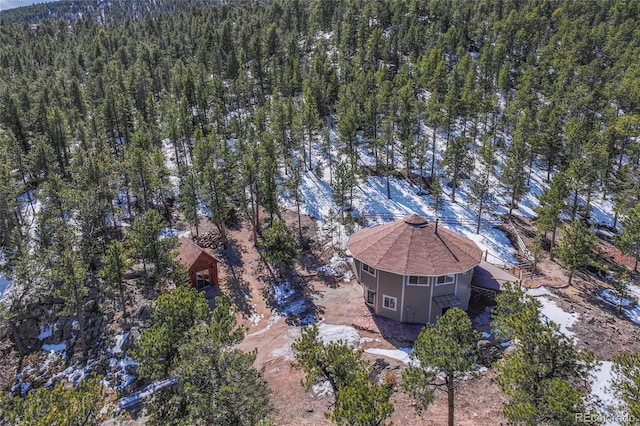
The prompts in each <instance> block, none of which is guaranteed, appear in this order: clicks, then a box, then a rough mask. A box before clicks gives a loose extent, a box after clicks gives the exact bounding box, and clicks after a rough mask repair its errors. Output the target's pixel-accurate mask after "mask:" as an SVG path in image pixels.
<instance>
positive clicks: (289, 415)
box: [221, 213, 506, 426]
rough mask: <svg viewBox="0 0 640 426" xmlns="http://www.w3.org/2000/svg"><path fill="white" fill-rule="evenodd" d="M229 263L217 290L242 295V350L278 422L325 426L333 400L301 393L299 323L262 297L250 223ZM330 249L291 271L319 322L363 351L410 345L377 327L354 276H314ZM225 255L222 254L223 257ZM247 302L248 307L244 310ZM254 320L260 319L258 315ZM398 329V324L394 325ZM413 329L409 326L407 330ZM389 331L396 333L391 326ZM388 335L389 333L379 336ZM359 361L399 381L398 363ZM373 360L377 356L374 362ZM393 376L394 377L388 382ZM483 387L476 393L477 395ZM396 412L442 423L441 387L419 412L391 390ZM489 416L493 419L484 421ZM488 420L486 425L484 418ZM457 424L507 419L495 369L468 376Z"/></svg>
mask: <svg viewBox="0 0 640 426" xmlns="http://www.w3.org/2000/svg"><path fill="white" fill-rule="evenodd" d="M285 219H286V220H287V222H289V226H290V227H291V229H296V227H297V223H296V220H297V217H296V216H295V215H293V214H290V213H287V214H285ZM303 227H304V228H306V233H307V235H308V236H310V237H312V238H316V235H315V222H314V221H313V219H311V218H308V217H307V218H305V219H304V223H303ZM229 239H230V241H231V246H233V247H234V250H233V252H234V253H235V254H236V255H237V258H236V259H235V261H233V262H231V263H227V266H226V267H225V268H224V271H223V273H222V274H221V282H222V283H223V284H222V285H221V290H222V291H223V292H225V293H227V294H230V295H231V296H232V297H233V298H234V300H237V299H238V298H239V297H242V299H243V300H241V301H240V303H236V305H237V306H239V318H240V323H241V324H242V325H244V326H245V327H247V336H246V338H245V340H244V341H243V342H242V343H241V344H240V348H241V349H243V350H253V349H257V351H258V352H257V358H256V362H255V366H256V367H257V368H258V369H259V370H260V371H261V372H262V374H263V375H264V378H265V379H266V380H267V382H268V383H269V386H270V388H271V389H272V391H273V396H274V398H273V400H274V401H275V405H276V409H277V416H276V424H277V425H323V424H326V425H330V424H332V423H331V422H330V421H329V420H327V419H326V418H325V416H324V413H325V412H327V411H329V410H330V409H331V403H332V401H333V397H332V396H331V395H326V394H324V392H321V391H320V392H318V391H316V392H314V391H313V390H311V391H305V390H304V388H303V387H302V385H301V383H300V382H301V380H302V378H303V373H302V371H300V370H297V369H295V368H293V367H292V365H291V363H292V361H293V351H292V349H291V344H292V343H293V342H294V341H295V339H296V338H297V337H298V336H299V335H300V327H298V326H297V325H296V324H292V323H291V321H288V318H286V317H283V316H279V315H278V314H275V315H274V314H273V312H272V309H271V307H270V304H269V303H268V298H265V297H264V295H265V294H267V292H268V286H269V285H270V284H269V280H268V279H267V278H268V276H266V274H268V272H267V271H266V270H265V267H264V264H263V262H262V261H261V260H260V255H259V253H258V251H257V250H256V249H255V247H254V244H253V241H252V232H251V229H250V225H248V224H246V223H243V224H242V225H241V226H239V227H238V228H237V229H233V230H230V231H229ZM329 257H330V253H328V252H326V251H324V252H323V251H320V250H314V251H313V252H311V253H305V254H304V255H303V256H302V262H301V264H300V265H299V266H298V268H297V271H296V272H297V275H298V276H300V277H304V285H305V287H306V294H307V297H310V299H311V302H312V303H313V305H314V307H315V313H316V319H317V320H320V321H322V323H323V324H332V325H346V326H354V328H355V327H357V329H358V334H359V335H360V345H359V347H360V348H361V349H364V350H366V349H367V348H372V347H375V348H377V349H389V350H394V349H398V348H399V347H402V346H403V345H404V346H409V345H410V343H409V342H407V341H406V340H402V339H394V338H392V337H391V336H390V333H387V332H385V327H386V326H387V324H376V322H374V321H372V316H371V313H370V312H369V310H368V308H366V306H365V304H364V303H363V300H362V290H361V287H360V286H359V285H358V283H357V281H356V280H355V278H353V279H351V280H350V281H348V282H345V281H343V280H341V279H336V278H335V277H323V276H318V275H316V274H315V270H316V268H317V267H318V266H321V265H324V264H326V263H327V262H328V260H329V259H328V258H329ZM227 260H228V259H227ZM249 307H250V309H248V308H249ZM258 318H259V320H257V319H258ZM398 328H402V327H398ZM414 330H415V326H413V327H412V326H409V327H408V329H407V330H399V331H400V332H402V331H406V332H407V334H408V335H411V333H412V332H413V331H414ZM395 331H398V330H397V329H396V330H395ZM383 335H384V336H387V337H383ZM364 358H365V359H368V360H370V361H371V362H375V363H376V365H381V366H384V370H383V371H382V372H381V373H380V374H381V376H383V377H389V376H388V375H389V374H392V375H393V376H394V377H395V380H396V381H397V383H399V382H400V375H401V371H402V368H403V367H404V365H405V364H404V363H403V362H401V361H398V360H396V359H393V358H388V357H381V356H380V355H374V354H370V353H366V352H365V353H364ZM377 360H378V361H377ZM392 380H393V379H392ZM478 389H482V390H483V391H482V392H480V393H479V392H477V390H478ZM392 399H393V401H394V405H395V412H394V413H393V415H392V416H391V418H390V420H391V421H393V423H394V424H401V425H441V424H445V423H446V421H447V400H446V394H445V393H444V392H440V393H439V394H438V395H437V399H436V401H435V402H434V403H433V404H432V405H431V406H430V407H429V409H428V410H427V411H426V412H423V413H422V416H419V415H417V414H416V412H415V410H414V407H413V405H412V401H411V400H410V399H409V398H408V397H407V396H406V395H404V394H402V393H400V392H396V393H395V394H394V395H393V398H392ZM489 419H491V420H489ZM487 422H489V423H487ZM456 424H457V425H469V426H471V425H478V424H492V425H499V424H506V421H505V419H504V417H503V416H502V396H501V393H500V390H499V388H498V386H497V384H496V383H495V379H494V374H493V373H492V372H491V371H485V372H483V373H481V374H479V375H478V376H477V377H474V378H471V379H469V380H467V381H466V382H465V383H464V384H463V385H462V387H461V388H460V390H459V393H458V394H457V396H456Z"/></svg>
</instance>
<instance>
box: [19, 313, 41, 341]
mask: <svg viewBox="0 0 640 426" xmlns="http://www.w3.org/2000/svg"><path fill="white" fill-rule="evenodd" d="M18 333H19V334H20V337H21V338H22V339H23V340H35V339H37V338H38V335H39V334H40V327H39V326H38V322H37V321H36V320H35V319H34V318H27V319H25V320H23V321H21V322H20V324H19V325H18Z"/></svg>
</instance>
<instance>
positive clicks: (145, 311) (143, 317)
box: [136, 305, 151, 321]
mask: <svg viewBox="0 0 640 426" xmlns="http://www.w3.org/2000/svg"><path fill="white" fill-rule="evenodd" d="M136 318H138V319H139V320H140V321H147V320H148V319H149V318H151V311H150V310H149V306H147V305H144V306H140V308H139V309H138V312H136Z"/></svg>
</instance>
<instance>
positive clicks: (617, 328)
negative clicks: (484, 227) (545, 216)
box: [516, 218, 640, 361]
mask: <svg viewBox="0 0 640 426" xmlns="http://www.w3.org/2000/svg"><path fill="white" fill-rule="evenodd" d="M516 223H517V227H518V228H519V231H520V235H521V236H522V237H523V239H524V240H525V243H527V241H528V240H529V239H530V236H532V235H533V232H534V231H535V225H534V224H533V223H532V222H531V221H530V220H527V219H524V218H518V220H517V222H516ZM560 238H561V232H558V235H557V237H556V239H557V240H559V239H560ZM599 244H600V247H599V250H600V253H599V255H598V259H597V262H598V263H599V264H600V265H602V266H603V267H605V268H607V269H610V270H623V269H626V270H627V271H628V272H629V273H630V277H631V279H632V281H633V282H634V283H636V284H637V283H638V282H639V279H640V275H639V274H637V273H634V272H633V267H634V260H633V258H631V257H628V256H624V255H622V254H621V253H620V251H619V250H618V249H617V248H616V247H615V246H614V245H613V244H611V243H610V242H608V241H606V240H603V239H600V240H599ZM538 269H539V272H538V274H536V275H535V276H534V277H533V278H527V279H525V280H524V285H525V286H526V287H532V288H534V287H540V286H545V287H547V288H548V289H549V290H550V291H551V293H553V294H554V295H555V296H557V298H558V306H559V307H560V308H562V309H563V310H565V311H566V312H577V313H579V314H580V316H579V319H578V322H576V324H575V325H574V326H573V328H572V329H571V331H573V332H575V334H576V339H577V345H578V347H579V348H584V349H589V350H591V351H593V352H594V354H595V355H596V357H597V358H598V359H599V360H602V361H610V360H611V359H612V358H613V357H614V356H615V355H616V354H618V353H620V352H624V351H640V328H639V327H638V325H636V324H634V323H633V322H632V321H630V320H629V319H628V318H627V317H626V316H624V315H623V314H622V313H620V312H618V310H617V309H616V308H615V307H613V306H611V305H609V304H607V303H605V302H604V301H603V300H602V299H600V298H599V297H598V295H599V294H600V293H601V292H602V290H603V289H605V288H612V286H611V284H610V283H608V282H606V281H605V280H603V279H601V278H600V277H599V276H598V274H597V273H595V272H591V271H587V270H582V271H578V272H577V273H576V274H575V276H574V278H573V282H572V284H571V286H568V285H567V282H568V273H567V271H566V270H565V269H563V268H562V267H561V265H560V264H558V263H557V262H556V261H551V260H549V258H546V259H544V260H543V261H542V262H541V263H540V265H539V267H538Z"/></svg>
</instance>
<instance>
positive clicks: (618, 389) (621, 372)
mask: <svg viewBox="0 0 640 426" xmlns="http://www.w3.org/2000/svg"><path fill="white" fill-rule="evenodd" d="M612 370H613V378H612V380H611V388H612V389H613V391H614V394H615V396H616V397H617V398H619V399H620V401H622V404H619V406H618V407H617V409H618V414H619V416H618V418H620V419H621V420H622V419H626V421H625V423H623V424H625V425H629V426H631V425H632V424H634V423H636V422H637V419H640V402H639V401H638V395H640V353H638V352H621V353H619V354H618V355H616V356H615V357H614V359H613V368H612Z"/></svg>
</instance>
